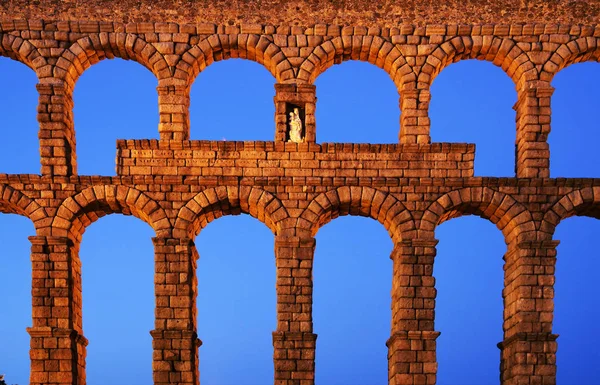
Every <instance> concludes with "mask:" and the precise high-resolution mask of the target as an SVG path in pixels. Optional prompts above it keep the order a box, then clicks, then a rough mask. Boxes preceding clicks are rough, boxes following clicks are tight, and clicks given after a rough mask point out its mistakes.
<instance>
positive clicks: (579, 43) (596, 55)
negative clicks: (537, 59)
mask: <svg viewBox="0 0 600 385" xmlns="http://www.w3.org/2000/svg"><path fill="white" fill-rule="evenodd" d="M544 44H545V45H546V46H548V49H547V50H548V51H550V50H551V52H549V53H550V55H548V58H547V60H546V61H545V63H544V65H543V72H542V74H541V76H542V78H543V79H544V80H548V81H551V80H552V79H553V78H554V76H556V74H557V73H558V72H559V71H560V70H562V69H564V68H566V67H568V66H569V65H571V64H575V63H582V62H586V61H595V62H600V41H599V38H597V37H592V36H588V37H580V38H579V39H576V40H571V41H569V42H568V43H563V44H561V45H558V44H550V43H544Z"/></svg>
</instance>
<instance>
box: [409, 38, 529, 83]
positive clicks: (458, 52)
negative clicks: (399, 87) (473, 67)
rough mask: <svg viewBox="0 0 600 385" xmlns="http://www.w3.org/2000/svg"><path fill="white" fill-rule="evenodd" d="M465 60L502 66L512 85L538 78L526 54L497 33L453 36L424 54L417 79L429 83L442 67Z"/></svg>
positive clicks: (517, 45)
mask: <svg viewBox="0 0 600 385" xmlns="http://www.w3.org/2000/svg"><path fill="white" fill-rule="evenodd" d="M467 59H478V60H484V61H489V62H492V63H493V64H494V65H496V66H498V67H500V68H502V70H503V71H504V72H505V73H506V74H507V75H508V76H509V77H510V78H511V79H512V80H513V82H514V83H515V85H519V84H520V82H523V81H524V80H526V79H527V80H533V79H537V77H538V73H537V70H536V68H535V66H534V64H533V63H532V62H531V59H530V57H529V56H528V55H527V53H526V52H524V51H523V49H522V48H521V47H520V46H519V44H518V43H516V42H515V41H514V40H512V39H509V38H500V37H497V36H456V37H454V38H452V39H450V40H448V41H446V42H444V43H442V44H440V45H439V46H438V47H437V48H435V49H433V51H432V52H431V54H429V55H428V56H427V60H426V62H425V64H424V65H423V67H422V69H421V72H420V74H419V81H420V82H425V83H428V84H431V83H432V82H433V81H434V79H435V78H436V77H437V76H438V75H439V73H440V72H441V71H442V70H443V69H444V68H446V67H447V66H449V65H450V64H452V63H456V62H458V61H460V60H467Z"/></svg>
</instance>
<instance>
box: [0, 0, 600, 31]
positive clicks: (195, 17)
mask: <svg viewBox="0 0 600 385" xmlns="http://www.w3.org/2000/svg"><path fill="white" fill-rule="evenodd" d="M265 10H269V11H268V12H265ZM599 10H600V2H598V1H597V0H576V1H569V0H544V1H538V0H445V1H437V0H395V1H394V0H381V1H368V0H325V1H323V0H302V1H300V0H233V1H228V0H177V1H173V0H120V1H112V0H108V1H106V0H43V1H31V0H9V1H5V2H2V3H0V17H5V18H6V17H8V18H11V19H13V18H25V19H56V20H88V19H91V20H98V21H109V22H113V21H118V22H125V23H134V22H146V21H156V22H174V23H192V24H193V23H204V22H209V23H217V24H221V23H222V24H228V25H233V24H240V23H248V24H249V27H248V28H252V24H272V25H280V24H289V25H310V24H340V25H373V24H378V25H382V26H392V25H398V24H402V23H409V24H418V25H425V24H438V23H439V24H445V23H458V24H485V23H497V22H499V21H502V22H504V23H523V22H529V21H533V20H535V21H536V22H541V23H544V22H547V23H568V24H578V23H584V24H588V25H593V24H595V23H597V21H598V20H597V19H596V18H595V17H596V15H597V14H598V11H599Z"/></svg>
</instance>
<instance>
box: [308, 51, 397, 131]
mask: <svg viewBox="0 0 600 385" xmlns="http://www.w3.org/2000/svg"><path fill="white" fill-rule="evenodd" d="M315 85H316V89H317V107H316V112H315V114H316V116H315V119H316V125H317V142H319V143H326V142H337V143H340V142H344V143H398V133H399V132H400V107H399V95H398V89H397V88H396V86H395V85H394V82H393V81H392V79H391V78H390V76H389V75H388V74H387V73H386V72H385V71H384V70H382V69H380V68H378V67H376V66H375V65H373V64H370V63H367V62H361V61H348V62H344V63H342V64H341V65H335V66H333V67H331V68H329V69H328V70H327V71H325V73H323V74H321V75H319V77H318V78H317V80H316V81H315Z"/></svg>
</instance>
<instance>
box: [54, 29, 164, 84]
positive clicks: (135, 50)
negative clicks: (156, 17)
mask: <svg viewBox="0 0 600 385" xmlns="http://www.w3.org/2000/svg"><path fill="white" fill-rule="evenodd" d="M160 47H162V46H159V48H160ZM165 49H166V50H168V48H165ZM165 56H166V55H165V54H163V52H161V51H159V49H158V48H156V47H155V46H154V45H153V44H151V43H147V42H146V41H145V40H144V39H142V38H141V37H139V36H137V35H135V34H131V33H108V32H101V33H98V34H90V35H88V36H85V37H82V38H81V39H79V40H77V41H76V42H74V43H73V44H71V46H70V47H69V48H68V49H65V50H64V51H63V52H62V54H61V55H60V57H59V58H58V60H57V62H56V68H55V69H54V74H53V76H54V77H56V78H59V79H63V80H65V81H66V83H67V84H69V85H70V86H71V88H74V87H75V83H76V82H77V79H79V77H80V76H81V74H82V73H83V72H84V71H85V70H86V69H88V68H90V67H91V66H92V65H94V64H96V63H98V62H99V61H101V60H104V59H113V58H115V57H119V58H121V59H125V60H133V61H136V62H138V63H140V64H142V65H143V66H144V67H146V68H147V69H148V70H150V72H152V73H153V74H154V76H156V78H157V79H159V80H160V79H163V78H169V77H171V75H172V73H171V68H170V67H169V65H168V64H167V61H166V59H165Z"/></svg>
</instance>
